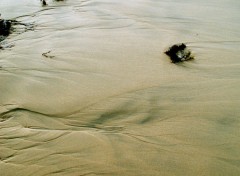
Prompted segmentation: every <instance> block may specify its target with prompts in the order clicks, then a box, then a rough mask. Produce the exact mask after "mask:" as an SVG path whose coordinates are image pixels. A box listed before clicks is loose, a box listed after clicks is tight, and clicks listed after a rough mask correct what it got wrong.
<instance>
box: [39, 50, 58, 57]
mask: <svg viewBox="0 0 240 176" xmlns="http://www.w3.org/2000/svg"><path fill="white" fill-rule="evenodd" d="M49 53H51V51H48V52H46V53H42V56H44V57H46V58H54V57H55V56H50V55H48V54H49Z"/></svg>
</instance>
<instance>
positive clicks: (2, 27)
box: [0, 19, 12, 36]
mask: <svg viewBox="0 0 240 176" xmlns="http://www.w3.org/2000/svg"><path fill="white" fill-rule="evenodd" d="M11 26H12V24H11V21H9V20H3V19H0V35H2V36H8V35H9V34H10V29H11Z"/></svg>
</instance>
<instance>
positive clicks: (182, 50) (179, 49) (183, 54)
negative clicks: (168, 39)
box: [165, 43, 194, 63]
mask: <svg viewBox="0 0 240 176" xmlns="http://www.w3.org/2000/svg"><path fill="white" fill-rule="evenodd" d="M165 54H166V55H168V56H169V57H170V59H171V61H172V62H173V63H177V62H183V61H187V60H191V59H194V57H193V56H192V53H191V51H190V50H189V49H188V48H187V46H186V44H184V43H181V44H175V45H173V46H171V47H170V48H169V49H168V50H167V51H165Z"/></svg>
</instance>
